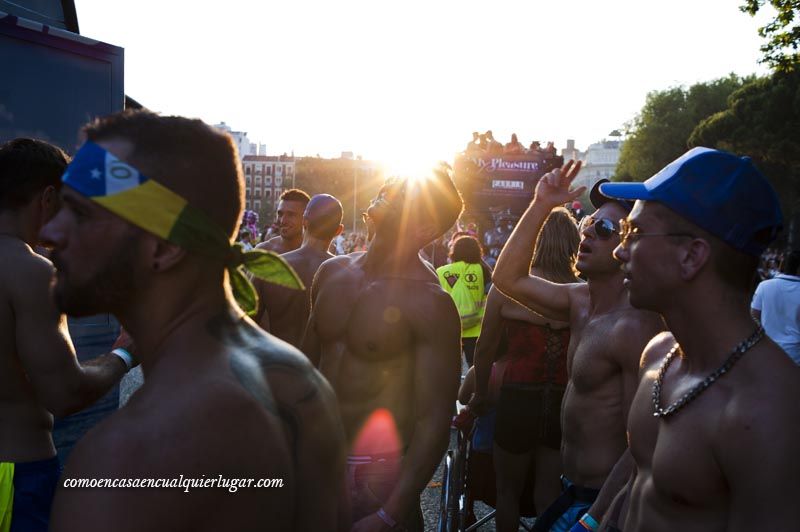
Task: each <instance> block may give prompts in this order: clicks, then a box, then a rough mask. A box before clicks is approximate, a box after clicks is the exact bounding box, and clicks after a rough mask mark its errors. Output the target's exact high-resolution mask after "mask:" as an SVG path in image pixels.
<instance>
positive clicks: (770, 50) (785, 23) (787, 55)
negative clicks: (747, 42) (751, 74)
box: [739, 0, 800, 72]
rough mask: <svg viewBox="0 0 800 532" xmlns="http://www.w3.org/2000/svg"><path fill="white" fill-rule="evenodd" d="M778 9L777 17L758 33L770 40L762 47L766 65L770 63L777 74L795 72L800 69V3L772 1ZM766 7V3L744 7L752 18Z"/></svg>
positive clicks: (757, 0) (753, 0) (752, 0)
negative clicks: (799, 51)
mask: <svg viewBox="0 0 800 532" xmlns="http://www.w3.org/2000/svg"><path fill="white" fill-rule="evenodd" d="M769 3H770V5H771V6H772V7H773V8H775V10H776V11H777V14H776V16H775V18H774V19H773V20H772V21H770V22H769V23H768V24H767V25H766V26H762V27H760V28H758V34H759V35H760V36H761V37H763V38H765V39H767V42H766V43H764V44H763V45H762V46H761V52H763V54H764V57H763V58H762V59H761V62H762V63H766V64H768V65H769V66H770V67H772V68H773V69H774V70H775V71H777V72H791V71H793V70H797V69H798V67H799V66H800V53H798V46H800V0H770V2H769ZM764 4H766V0H745V4H744V5H743V6H740V7H739V9H741V10H742V11H743V12H744V13H747V14H749V15H751V16H753V15H755V14H756V13H758V11H759V10H760V9H761V8H762V7H763V6H764Z"/></svg>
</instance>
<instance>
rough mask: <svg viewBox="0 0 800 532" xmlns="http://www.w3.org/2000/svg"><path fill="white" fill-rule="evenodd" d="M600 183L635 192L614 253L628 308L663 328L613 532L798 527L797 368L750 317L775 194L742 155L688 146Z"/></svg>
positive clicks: (651, 352)
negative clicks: (646, 169)
mask: <svg viewBox="0 0 800 532" xmlns="http://www.w3.org/2000/svg"><path fill="white" fill-rule="evenodd" d="M600 190H601V192H602V193H603V194H606V195H608V196H611V197H615V198H623V199H625V200H639V201H637V202H636V205H635V206H634V208H633V210H632V211H631V213H630V215H629V216H628V219H627V220H626V221H625V223H624V224H623V229H622V242H621V243H620V245H619V247H617V249H616V250H615V254H616V256H617V257H618V258H619V259H620V260H621V261H622V264H623V269H624V275H625V285H626V287H627V289H628V291H629V293H630V301H631V304H632V305H633V306H634V307H636V308H643V309H650V310H653V311H656V312H659V313H660V314H661V315H663V316H664V319H665V320H666V322H667V325H668V326H669V331H670V332H665V333H662V334H660V335H658V336H657V337H656V338H653V340H652V341H651V342H650V343H649V344H648V345H647V348H646V349H645V350H644V352H643V353H642V359H641V372H640V376H641V380H640V381H639V388H638V390H637V392H636V397H635V400H634V402H633V406H632V407H631V412H630V416H629V418H628V433H629V435H630V436H629V437H630V452H631V455H632V456H633V459H634V461H635V463H636V474H635V476H633V477H632V480H631V482H630V488H629V497H628V511H627V516H626V518H625V520H624V523H625V525H624V527H622V528H623V529H624V530H625V531H626V532H640V531H645V530H646V531H649V532H664V531H672V530H681V531H685V532H694V531H703V532H717V531H720V532H722V531H729V532H734V531H745V530H746V531H750V530H765V531H766V530H770V531H771V530H775V531H777V530H797V513H796V509H795V506H794V505H795V504H796V503H797V499H798V496H800V490H799V489H798V488H797V478H798V476H800V461H799V460H798V458H797V451H798V449H800V424H798V419H800V370H798V368H797V366H796V365H795V364H794V362H793V361H792V360H791V359H790V358H789V357H788V356H786V353H784V352H783V351H782V350H781V348H780V347H779V346H777V345H776V344H775V343H774V342H773V341H772V340H770V339H769V338H768V337H766V335H765V334H764V329H763V328H762V327H761V326H760V325H759V324H757V323H754V321H753V319H752V317H751V316H750V312H749V310H750V296H751V294H752V289H753V281H754V280H755V276H756V269H757V267H758V260H759V256H760V255H761V253H763V251H764V250H765V249H766V247H767V246H768V244H769V243H770V241H772V239H773V238H774V237H775V235H776V234H777V231H778V230H779V228H780V226H781V222H782V218H781V212H780V204H779V201H778V197H777V195H776V193H775V191H774V190H773V188H772V187H771V186H770V184H769V183H768V182H767V180H766V179H765V178H764V176H763V175H761V173H760V172H759V171H758V170H757V169H756V167H755V166H754V165H753V163H752V162H751V161H750V159H749V158H748V157H737V156H735V155H733V154H731V153H726V152H722V151H718V150H712V149H708V148H699V147H698V148H694V149H692V150H690V151H688V152H687V153H685V154H684V155H682V156H681V157H679V158H678V159H676V160H675V161H673V162H672V163H670V164H669V165H667V166H666V167H665V168H664V169H662V170H661V171H660V172H659V173H657V174H656V175H655V176H653V177H651V178H650V179H648V180H647V181H645V182H644V183H624V184H623V183H608V184H605V185H603V186H602V187H601V189H600Z"/></svg>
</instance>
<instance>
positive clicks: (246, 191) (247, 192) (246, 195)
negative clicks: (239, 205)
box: [244, 188, 250, 198]
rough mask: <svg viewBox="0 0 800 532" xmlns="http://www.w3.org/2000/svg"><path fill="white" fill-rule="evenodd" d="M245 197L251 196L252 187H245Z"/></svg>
mask: <svg viewBox="0 0 800 532" xmlns="http://www.w3.org/2000/svg"><path fill="white" fill-rule="evenodd" d="M244 197H245V198H249V197H250V189H249V188H246V189H244Z"/></svg>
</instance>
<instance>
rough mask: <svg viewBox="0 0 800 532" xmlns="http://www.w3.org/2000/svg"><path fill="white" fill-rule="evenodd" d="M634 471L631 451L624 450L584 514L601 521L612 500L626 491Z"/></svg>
mask: <svg viewBox="0 0 800 532" xmlns="http://www.w3.org/2000/svg"><path fill="white" fill-rule="evenodd" d="M635 469H636V465H635V463H634V461H633V457H632V456H631V451H630V449H625V452H624V453H622V456H620V457H619V460H617V463H616V464H615V465H614V469H612V470H611V473H609V474H608V477H606V481H605V482H604V483H603V487H602V488H600V493H599V494H598V495H597V499H595V501H594V503H593V504H592V506H591V508H589V510H588V511H587V512H586V513H588V514H589V515H591V516H592V517H593V518H594V519H595V520H596V521H598V522H600V521H602V520H603V517H604V516H605V514H606V512H607V511H608V509H609V508H610V507H611V503H612V502H613V501H614V499H616V498H617V496H618V495H619V493H620V492H621V491H625V490H627V489H628V483H629V481H630V480H631V479H632V475H633V472H634V470H635Z"/></svg>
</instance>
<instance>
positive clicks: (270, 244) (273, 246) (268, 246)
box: [256, 235, 283, 253]
mask: <svg viewBox="0 0 800 532" xmlns="http://www.w3.org/2000/svg"><path fill="white" fill-rule="evenodd" d="M256 249H264V250H266V251H275V252H276V253H278V252H280V250H282V249H283V240H282V239H281V236H280V235H278V236H273V237H272V238H270V239H269V240H265V241H264V242H260V243H258V244H257V245H256Z"/></svg>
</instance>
